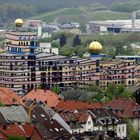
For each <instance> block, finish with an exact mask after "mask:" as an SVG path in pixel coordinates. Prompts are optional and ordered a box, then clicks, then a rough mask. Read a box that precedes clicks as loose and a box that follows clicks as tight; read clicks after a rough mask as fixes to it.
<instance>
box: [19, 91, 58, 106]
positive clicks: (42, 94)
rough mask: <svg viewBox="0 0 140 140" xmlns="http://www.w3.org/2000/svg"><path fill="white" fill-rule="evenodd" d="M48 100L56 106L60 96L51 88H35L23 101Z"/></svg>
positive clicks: (48, 102)
mask: <svg viewBox="0 0 140 140" xmlns="http://www.w3.org/2000/svg"><path fill="white" fill-rule="evenodd" d="M34 99H36V100H37V101H42V102H47V104H48V106H50V107H55V105H56V104H57V103H58V102H59V99H60V97H59V96H58V95H57V94H55V93H54V92H52V91H50V90H42V89H33V90H32V91H31V92H29V93H28V94H27V95H25V96H24V97H23V98H22V101H23V100H24V101H27V100H34Z"/></svg>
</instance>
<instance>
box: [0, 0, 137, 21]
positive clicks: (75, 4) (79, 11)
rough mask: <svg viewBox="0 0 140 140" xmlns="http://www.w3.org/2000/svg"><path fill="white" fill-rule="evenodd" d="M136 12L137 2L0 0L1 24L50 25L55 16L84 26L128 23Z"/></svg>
mask: <svg viewBox="0 0 140 140" xmlns="http://www.w3.org/2000/svg"><path fill="white" fill-rule="evenodd" d="M139 9H140V2H139V0H39V1H38V0H12V1H11V0H0V22H1V23H3V22H7V21H8V22H10V21H11V20H13V19H15V18H19V17H20V18H24V19H25V18H30V17H33V18H35V19H37V18H39V19H44V20H45V21H48V22H51V21H53V20H55V19H56V17H57V16H58V19H60V20H63V19H65V20H68V21H69V20H71V19H72V20H74V21H79V22H82V23H85V22H87V21H89V20H92V19H96V20H105V19H118V18H119V19H127V18H129V17H130V14H129V13H131V12H133V11H136V10H139ZM104 10H107V12H105V15H104ZM98 11H100V12H98ZM118 12H119V13H118Z"/></svg>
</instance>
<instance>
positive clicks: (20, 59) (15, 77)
mask: <svg viewBox="0 0 140 140" xmlns="http://www.w3.org/2000/svg"><path fill="white" fill-rule="evenodd" d="M22 24H23V21H22V20H20V19H18V20H17V21H16V26H17V29H16V30H15V31H8V32H7V33H6V43H5V45H4V49H5V50H2V51H1V52H0V86H1V87H10V88H12V89H13V90H14V91H16V92H18V93H19V94H26V93H27V92H29V91H30V90H32V89H33V88H35V87H42V88H46V89H49V88H52V87H54V86H59V87H60V88H62V89H69V88H72V87H77V86H79V87H83V86H84V85H88V84H92V83H95V84H97V85H99V86H100V87H102V88H103V89H106V88H107V86H108V85H109V84H110V83H114V84H116V85H118V84H124V85H125V86H132V85H135V84H138V83H139V81H140V80H139V77H140V70H139V67H140V66H139V65H138V64H136V63H135V61H131V60H129V61H127V60H115V61H102V60H101V57H100V54H99V52H100V51H101V50H102V45H101V44H100V43H99V42H97V41H94V42H92V43H91V44H90V46H89V51H90V53H91V57H90V58H79V57H77V56H73V57H66V56H61V55H58V54H53V53H47V52H44V51H39V52H38V51H36V50H38V48H39V47H38V42H37V34H36V33H34V32H25V31H22V27H21V26H22ZM98 58H99V59H98Z"/></svg>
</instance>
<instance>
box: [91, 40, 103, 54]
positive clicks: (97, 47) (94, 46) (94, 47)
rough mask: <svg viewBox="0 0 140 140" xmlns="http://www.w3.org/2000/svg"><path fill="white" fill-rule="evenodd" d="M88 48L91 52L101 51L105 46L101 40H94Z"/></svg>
mask: <svg viewBox="0 0 140 140" xmlns="http://www.w3.org/2000/svg"><path fill="white" fill-rule="evenodd" d="M88 49H89V51H90V52H91V53H99V52H100V51H102V49H103V47H102V45H101V43H100V42H98V41H93V42H91V43H90V45H89V47H88Z"/></svg>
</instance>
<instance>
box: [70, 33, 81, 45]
mask: <svg viewBox="0 0 140 140" xmlns="http://www.w3.org/2000/svg"><path fill="white" fill-rule="evenodd" d="M80 44H81V39H80V38H79V35H76V36H75V38H74V39H73V44H72V46H73V47H75V46H77V45H80Z"/></svg>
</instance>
